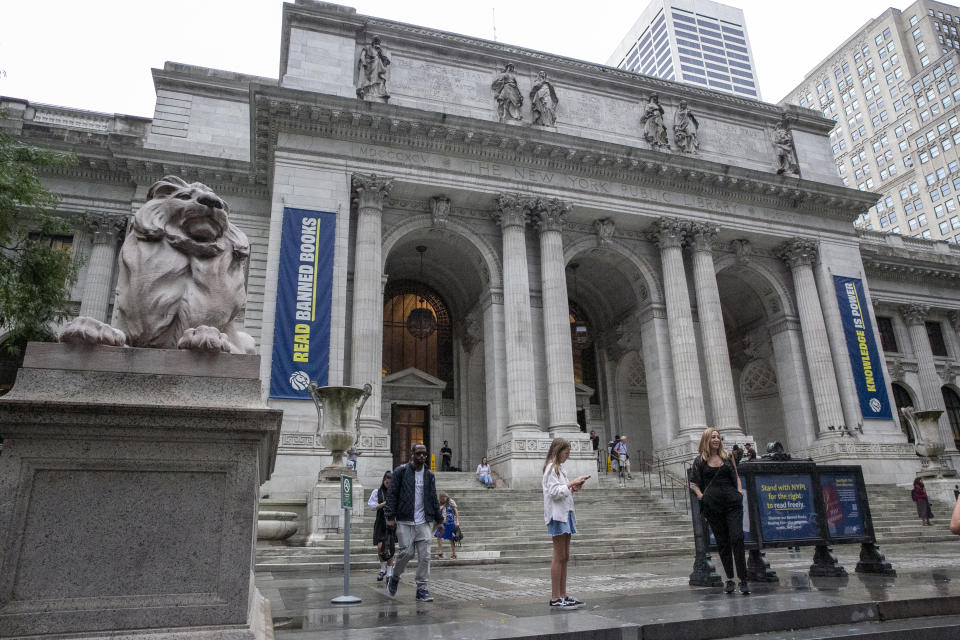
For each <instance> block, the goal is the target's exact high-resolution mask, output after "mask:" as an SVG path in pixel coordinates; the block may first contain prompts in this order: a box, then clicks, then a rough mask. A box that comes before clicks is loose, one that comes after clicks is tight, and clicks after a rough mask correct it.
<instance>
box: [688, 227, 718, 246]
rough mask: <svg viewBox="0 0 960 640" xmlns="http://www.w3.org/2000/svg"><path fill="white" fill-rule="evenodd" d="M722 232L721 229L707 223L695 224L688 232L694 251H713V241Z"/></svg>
mask: <svg viewBox="0 0 960 640" xmlns="http://www.w3.org/2000/svg"><path fill="white" fill-rule="evenodd" d="M719 232H720V227H718V226H717V225H715V224H710V223H707V222H694V223H693V224H691V225H690V228H689V230H688V232H687V233H688V237H689V242H690V247H691V248H692V249H693V250H694V251H705V252H707V253H709V252H711V251H713V241H714V239H715V238H716V237H717V233H719Z"/></svg>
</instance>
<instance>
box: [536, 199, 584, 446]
mask: <svg viewBox="0 0 960 640" xmlns="http://www.w3.org/2000/svg"><path fill="white" fill-rule="evenodd" d="M569 211H570V205H569V204H567V203H565V202H562V201H560V200H557V199H556V198H554V199H551V200H543V199H538V200H537V201H536V202H535V203H534V206H533V210H532V211H531V214H532V216H533V221H534V222H535V224H536V225H537V228H538V229H539V230H540V278H541V281H542V289H543V339H544V344H545V347H546V349H545V352H546V358H547V402H548V403H549V415H550V424H549V427H550V432H551V433H557V432H571V431H579V430H580V426H579V425H578V424H577V403H576V395H575V391H576V390H575V388H574V379H573V348H572V345H571V344H570V307H569V303H568V301H567V278H566V273H565V264H564V260H563V231H562V230H563V224H564V222H565V219H566V216H567V213H568V212H569Z"/></svg>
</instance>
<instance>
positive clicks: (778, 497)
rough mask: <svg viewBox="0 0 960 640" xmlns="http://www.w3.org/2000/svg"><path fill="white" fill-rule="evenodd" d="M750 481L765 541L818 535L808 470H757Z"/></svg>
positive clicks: (811, 483) (788, 539)
mask: <svg viewBox="0 0 960 640" xmlns="http://www.w3.org/2000/svg"><path fill="white" fill-rule="evenodd" d="M753 481H754V483H755V486H756V492H757V506H758V507H759V509H758V511H759V512H760V531H761V536H762V537H763V540H764V542H782V541H791V540H803V539H809V538H819V537H820V529H819V527H818V526H817V511H816V507H815V504H814V495H813V477H812V476H811V475H810V474H809V473H794V474H782V475H781V474H776V475H773V474H770V475H761V474H758V475H757V476H756V477H754V479H753Z"/></svg>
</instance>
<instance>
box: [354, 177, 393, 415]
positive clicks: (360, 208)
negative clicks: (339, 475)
mask: <svg viewBox="0 0 960 640" xmlns="http://www.w3.org/2000/svg"><path fill="white" fill-rule="evenodd" d="M392 184H393V181H392V180H391V179H389V178H382V177H378V176H376V175H373V174H371V175H360V174H354V175H353V193H354V196H355V198H356V202H357V234H356V245H355V250H354V258H353V321H352V326H351V334H350V384H351V385H353V386H360V387H362V386H363V385H364V384H366V383H368V382H369V383H370V385H371V386H372V387H373V391H372V393H371V395H370V398H369V399H368V400H367V402H366V404H365V405H364V406H363V413H362V414H361V416H360V426H361V428H364V427H380V426H382V422H381V417H380V415H381V414H380V409H381V407H380V392H381V385H380V379H381V370H382V368H383V364H382V362H381V361H382V355H381V353H382V351H383V257H382V255H381V253H382V246H381V240H382V238H381V233H380V225H381V219H382V215H383V200H384V199H385V198H386V197H387V195H389V193H390V187H391V186H392Z"/></svg>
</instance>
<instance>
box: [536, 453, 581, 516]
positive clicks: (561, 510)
mask: <svg viewBox="0 0 960 640" xmlns="http://www.w3.org/2000/svg"><path fill="white" fill-rule="evenodd" d="M557 468H558V469H559V470H560V474H559V475H558V474H557V473H556V471H555V469H554V467H553V466H552V465H551V466H549V467H547V469H546V471H544V472H543V480H541V482H540V484H541V486H542V487H543V523H544V524H550V521H551V520H557V521H559V522H566V521H567V518H568V516H569V512H571V511H573V492H571V491H570V487H568V486H567V482H568V480H567V474H566V472H564V470H563V466H562V465H560V466H558V467H557Z"/></svg>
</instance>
